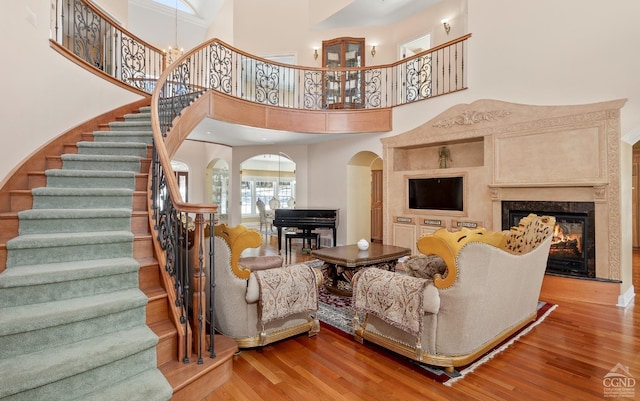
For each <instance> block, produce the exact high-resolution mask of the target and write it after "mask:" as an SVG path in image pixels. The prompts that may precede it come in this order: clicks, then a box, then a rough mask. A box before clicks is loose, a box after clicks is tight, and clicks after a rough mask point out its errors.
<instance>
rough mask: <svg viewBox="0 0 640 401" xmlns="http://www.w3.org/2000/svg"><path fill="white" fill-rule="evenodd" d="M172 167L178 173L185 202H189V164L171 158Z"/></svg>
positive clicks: (177, 178)
mask: <svg viewBox="0 0 640 401" xmlns="http://www.w3.org/2000/svg"><path fill="white" fill-rule="evenodd" d="M171 168H172V169H173V172H174V173H175V174H176V180H177V181H178V187H179V189H180V195H182V200H183V201H184V202H189V166H187V165H186V164H185V163H183V162H179V161H176V160H171Z"/></svg>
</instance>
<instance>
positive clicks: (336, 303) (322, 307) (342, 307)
mask: <svg viewBox="0 0 640 401" xmlns="http://www.w3.org/2000/svg"><path fill="white" fill-rule="evenodd" d="M318 300H319V306H318V319H319V320H320V325H321V327H322V328H323V329H328V330H332V331H334V332H336V333H338V334H341V335H343V336H344V337H345V338H349V339H351V340H353V323H352V321H353V314H354V312H353V308H352V306H351V297H342V296H338V295H334V294H332V293H330V292H328V291H327V290H326V289H325V288H324V287H321V288H320V290H319V297H318ZM556 307H557V305H554V304H550V303H547V302H542V301H541V302H538V315H537V317H536V320H534V321H533V322H531V323H529V324H528V325H527V326H525V327H523V328H522V329H520V330H519V331H517V332H516V333H514V334H513V335H511V337H509V338H507V339H505V340H504V341H503V342H502V343H500V344H498V345H497V346H496V347H495V348H493V349H492V350H491V351H489V352H487V353H486V354H485V355H484V356H482V357H481V358H479V359H477V360H476V361H475V362H473V363H472V364H470V365H467V366H461V367H458V368H456V369H455V370H454V371H453V372H452V373H448V372H446V371H445V370H444V369H442V368H440V367H438V366H432V365H427V364H422V363H419V362H416V361H414V360H411V359H409V358H405V357H404V356H402V355H398V354H396V353H393V352H391V351H388V350H386V349H385V348H382V347H380V346H377V345H375V344H372V343H367V342H366V341H365V344H366V345H367V346H371V347H373V348H375V349H376V350H378V352H380V353H384V354H385V356H387V357H389V358H391V359H393V360H395V361H396V362H398V363H400V364H402V365H404V366H407V367H409V368H410V369H412V370H414V371H416V372H419V373H422V374H424V375H425V376H427V377H429V378H430V379H433V380H435V381H437V382H440V383H443V384H444V385H446V386H451V385H452V384H454V383H455V382H456V381H458V380H460V379H462V378H463V377H464V376H465V375H467V374H469V373H471V372H473V371H474V370H475V369H476V368H477V367H478V366H480V365H482V364H483V363H485V362H487V361H489V360H490V359H491V358H493V357H494V356H496V355H498V354H499V353H500V352H502V351H504V350H505V349H507V348H508V347H509V346H510V345H511V344H513V343H515V342H516V341H518V339H519V338H520V337H522V336H524V335H525V334H527V333H529V332H530V331H531V330H532V329H533V328H534V327H536V326H537V325H538V324H540V323H541V322H542V321H543V320H544V319H545V318H546V317H547V316H548V315H549V314H550V313H551V312H552V311H553V310H554V309H556ZM354 341H355V340H354Z"/></svg>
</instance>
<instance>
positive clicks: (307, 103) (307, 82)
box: [303, 71, 322, 110]
mask: <svg viewBox="0 0 640 401" xmlns="http://www.w3.org/2000/svg"><path fill="white" fill-rule="evenodd" d="M303 107H304V108H305V109H308V110H319V109H321V108H322V72H321V71H305V72H304V103H303Z"/></svg>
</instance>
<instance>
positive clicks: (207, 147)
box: [172, 141, 233, 203]
mask: <svg viewBox="0 0 640 401" xmlns="http://www.w3.org/2000/svg"><path fill="white" fill-rule="evenodd" d="M214 159H222V160H224V161H226V162H227V163H228V164H229V165H231V162H232V149H231V147H229V146H221V145H215V144H212V143H205V142H197V141H184V142H183V143H182V145H180V148H178V151H177V152H176V153H175V155H173V157H172V160H176V161H180V162H182V163H185V164H186V165H187V166H189V182H188V185H189V202H191V203H211V199H207V190H206V186H207V185H208V186H209V188H211V185H212V183H211V182H207V177H206V170H207V166H208V165H209V163H210V162H211V161H212V160H214ZM232 178H233V177H230V179H232Z"/></svg>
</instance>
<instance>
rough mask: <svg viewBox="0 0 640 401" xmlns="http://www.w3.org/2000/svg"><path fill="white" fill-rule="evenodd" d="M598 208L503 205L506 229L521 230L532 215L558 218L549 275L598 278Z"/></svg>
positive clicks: (590, 205)
mask: <svg viewBox="0 0 640 401" xmlns="http://www.w3.org/2000/svg"><path fill="white" fill-rule="evenodd" d="M594 211H595V207H594V203H593V202H540V201H503V202H502V228H503V229H505V230H506V229H509V228H510V227H512V226H517V225H518V223H519V222H520V219H521V218H523V217H525V216H527V215H528V214H529V213H536V214H538V215H549V216H554V217H555V218H556V226H555V228H554V233H553V239H552V242H551V249H550V251H549V260H548V262H547V270H546V272H547V273H549V274H555V275H561V276H571V277H582V278H595V273H596V272H595V224H594V223H595V213H594Z"/></svg>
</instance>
